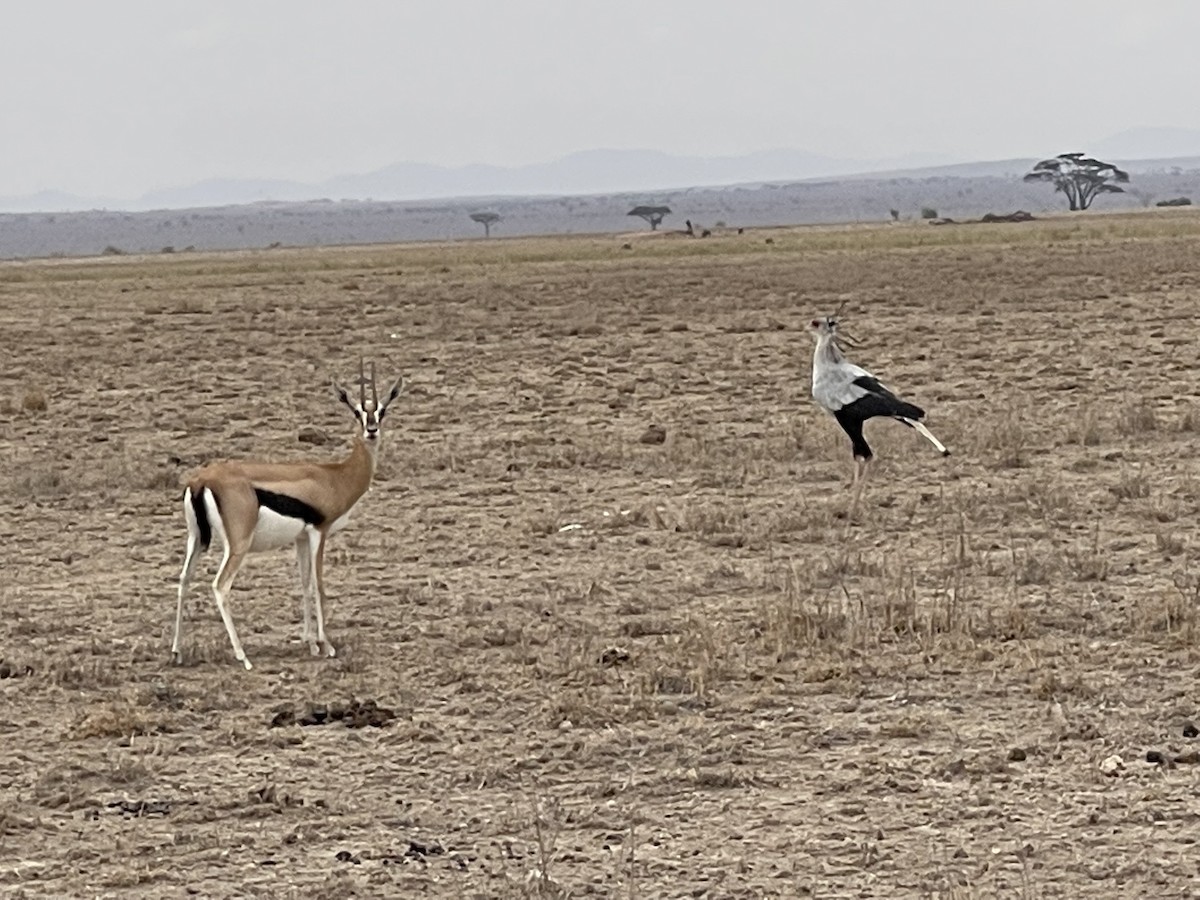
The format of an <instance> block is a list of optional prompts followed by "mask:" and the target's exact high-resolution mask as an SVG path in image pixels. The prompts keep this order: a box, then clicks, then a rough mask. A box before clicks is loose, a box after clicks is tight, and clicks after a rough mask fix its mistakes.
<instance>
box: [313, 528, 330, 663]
mask: <svg viewBox="0 0 1200 900" xmlns="http://www.w3.org/2000/svg"><path fill="white" fill-rule="evenodd" d="M308 546H309V550H310V552H311V553H312V560H313V586H314V590H313V605H314V607H315V609H316V613H317V641H318V642H320V645H321V650H323V651H324V652H325V655H326V656H337V651H336V650H334V649H333V644H331V643H329V639H328V638H327V637H325V614H324V612H323V610H322V608H321V604H322V603H323V602H324V600H325V533H324V532H323V531H320V530H318V529H316V528H314V529H311V530H310V532H309V543H308ZM311 647H312V651H313V655H314V656H317V655H319V653H320V651H319V650H318V649H317V645H316V644H312V645H311Z"/></svg>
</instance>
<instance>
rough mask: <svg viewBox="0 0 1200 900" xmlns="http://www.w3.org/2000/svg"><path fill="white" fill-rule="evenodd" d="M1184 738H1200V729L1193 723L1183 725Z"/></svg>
mask: <svg viewBox="0 0 1200 900" xmlns="http://www.w3.org/2000/svg"><path fill="white" fill-rule="evenodd" d="M1183 736H1184V737H1185V738H1194V737H1200V728H1197V727H1196V725H1195V723H1193V722H1184V723H1183Z"/></svg>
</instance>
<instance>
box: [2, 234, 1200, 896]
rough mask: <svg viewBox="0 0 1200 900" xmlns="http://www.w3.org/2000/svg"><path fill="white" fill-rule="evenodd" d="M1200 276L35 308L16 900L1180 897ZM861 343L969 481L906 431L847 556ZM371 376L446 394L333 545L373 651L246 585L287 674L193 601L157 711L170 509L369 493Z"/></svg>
mask: <svg viewBox="0 0 1200 900" xmlns="http://www.w3.org/2000/svg"><path fill="white" fill-rule="evenodd" d="M1198 247H1200V227H1198V224H1197V223H1193V222H1192V221H1191V220H1190V219H1187V218H1183V217H1179V216H1164V217H1162V218H1156V217H1154V216H1151V215H1138V216H1131V217H1117V216H1096V217H1081V218H1079V219H1071V220H1051V221H1046V222H1042V221H1039V222H1031V223H1021V224H1019V225H1012V224H1004V225H998V226H991V225H972V226H971V227H970V228H969V229H959V228H954V227H947V228H940V229H928V228H921V227H919V226H912V227H903V226H901V227H892V228H877V229H872V228H843V229H796V230H782V229H781V230H775V231H773V232H772V241H771V243H769V244H768V243H766V242H765V241H764V238H763V235H762V234H761V233H758V234H755V233H754V232H752V231H747V233H746V234H745V235H744V236H736V235H726V236H717V237H714V238H712V239H710V240H706V241H665V242H642V243H639V244H638V245H637V246H636V247H634V248H632V249H623V248H622V246H621V241H620V239H616V238H609V239H605V238H587V239H556V240H529V241H504V242H490V243H487V244H483V243H479V242H476V243H473V244H471V245H458V244H446V245H440V246H432V245H427V246H419V247H411V246H408V247H405V246H400V247H379V248H370V249H364V248H344V249H338V250H312V251H304V252H298V251H286V250H279V251H274V252H272V253H262V254H258V253H238V254H222V255H191V256H180V255H176V254H169V255H164V256H155V257H153V258H150V257H147V258H136V257H129V256H123V257H113V258H109V259H104V260H97V261H90V262H86V263H81V262H68V261H60V262H54V263H44V264H8V265H4V266H0V334H2V335H3V338H4V348H5V352H6V354H7V355H8V362H9V364H8V365H7V366H6V367H5V373H6V374H5V375H4V380H3V382H0V460H2V461H3V467H2V469H0V546H2V547H3V551H0V552H2V553H3V572H4V576H5V577H4V580H3V582H2V583H0V602H2V603H3V607H4V609H5V616H4V619H3V624H2V625H0V629H2V633H3V637H4V646H3V654H2V656H3V663H2V666H3V667H7V671H8V676H7V677H0V696H2V697H3V705H2V706H0V735H3V742H4V743H3V746H4V748H5V753H4V754H3V758H2V759H0V801H2V809H0V846H2V847H3V850H4V858H5V860H6V863H5V865H4V866H0V889H2V890H3V891H4V892H5V893H6V895H9V896H14V897H19V896H28V897H35V896H109V895H114V896H115V895H117V894H127V895H128V894H130V893H131V892H134V893H138V894H142V895H147V896H183V895H184V894H185V892H187V891H191V892H196V893H199V894H201V895H205V896H232V895H254V896H270V897H288V896H295V897H307V896H333V895H337V896H414V895H417V894H418V893H420V894H421V895H422V896H445V897H489V898H490V897H567V896H570V897H585V896H631V897H660V896H712V897H761V896H781V897H796V896H819V897H850V896H854V897H860V896H890V897H899V896H925V897H973V896H1026V897H1064V898H1067V897H1070V898H1074V897H1080V896H1097V895H1103V896H1112V897H1117V896H1121V897H1146V896H1154V897H1183V896H1190V892H1191V891H1192V884H1193V882H1194V879H1195V878H1196V876H1197V874H1198V871H1197V869H1198V867H1200V863H1198V862H1197V860H1198V858H1200V857H1198V855H1197V852H1196V847H1195V842H1196V840H1197V837H1198V836H1200V832H1198V831H1197V827H1196V823H1197V816H1198V815H1200V808H1198V807H1197V802H1196V795H1197V788H1198V787H1200V764H1197V763H1195V762H1194V760H1195V759H1196V758H1197V756H1196V752H1195V751H1196V750H1197V749H1200V748H1198V747H1197V745H1196V741H1197V738H1196V734H1197V731H1196V728H1195V726H1194V724H1192V723H1193V722H1195V721H1196V720H1197V718H1198V713H1197V710H1196V707H1195V690H1194V686H1195V684H1196V683H1197V676H1198V674H1200V665H1198V653H1197V613H1198V610H1197V604H1198V603H1200V573H1198V572H1197V568H1196V563H1195V554H1194V553H1193V550H1194V549H1195V539H1194V536H1193V532H1194V523H1195V522H1196V520H1197V514H1198V512H1200V478H1198V477H1197V474H1198V473H1197V453H1198V450H1197V446H1196V436H1197V431H1198V429H1200V412H1198V410H1200V406H1197V401H1196V400H1195V399H1194V398H1195V396H1196V392H1195V383H1196V373H1197V371H1198V369H1200V358H1198V357H1200V329H1198V327H1197V324H1196V316H1195V309H1196V304H1197V300H1198V299H1200V298H1198V292H1200V276H1197V275H1196V274H1195V273H1194V272H1193V268H1194V267H1193V261H1194V259H1195V258H1196V251H1197V248H1198ZM351 284H352V285H354V288H355V289H353V290H349V289H348V288H347V286H348V285H351ZM843 300H845V301H848V302H847V310H848V315H850V316H852V317H853V323H854V329H853V330H854V331H855V332H856V334H858V335H859V337H860V338H861V339H863V340H864V342H865V344H866V346H865V348H864V349H863V350H860V351H858V353H857V358H858V359H859V360H860V361H861V362H863V363H864V364H866V365H868V366H869V367H870V368H871V369H872V370H874V371H875V372H876V373H877V374H878V375H879V376H880V377H882V378H883V379H884V380H885V381H887V382H889V383H891V384H892V385H894V386H895V387H896V388H898V389H899V390H900V391H901V392H902V393H904V394H905V395H906V396H910V397H911V398H912V399H913V400H915V401H917V402H919V403H920V404H921V405H922V406H924V407H926V408H927V409H928V410H929V411H930V419H929V421H930V425H931V427H932V428H933V429H934V430H935V432H936V433H937V434H938V435H939V436H940V437H941V438H942V439H943V440H944V441H945V442H946V443H947V445H949V446H950V448H951V449H952V450H953V451H954V454H955V455H954V456H952V457H950V458H949V459H945V460H943V459H940V458H938V457H937V456H936V455H935V454H933V453H932V452H931V451H929V448H928V447H927V446H925V445H923V443H922V442H921V439H920V438H919V437H918V436H915V435H912V434H910V433H909V432H908V431H907V430H906V429H903V428H899V427H892V425H891V423H886V422H884V423H873V424H872V425H870V426H868V430H869V438H870V440H871V442H872V444H873V445H874V446H875V448H876V450H877V453H878V455H879V461H878V464H877V467H876V468H875V470H874V472H873V474H872V483H871V484H870V486H869V487H868V490H867V493H866V495H865V502H864V512H863V514H862V515H861V516H860V517H859V519H858V520H856V521H847V519H846V518H845V509H846V506H847V503H848V496H847V493H846V490H845V484H846V481H847V479H848V476H849V473H850V460H849V451H848V443H847V441H846V439H845V438H844V436H843V435H842V434H841V433H840V431H839V430H838V428H837V426H836V424H835V423H834V422H833V421H832V419H830V418H828V417H826V416H825V414H823V413H822V412H821V411H820V410H818V409H817V408H815V406H814V405H813V403H812V402H811V400H810V399H809V397H808V388H809V375H808V370H809V365H810V353H811V342H810V338H809V336H808V334H807V332H806V327H805V326H806V323H807V322H808V321H809V319H811V317H812V315H813V314H814V313H818V312H827V311H829V310H831V309H833V308H836V306H837V305H839V304H840V303H841V302H842V301H843ZM360 353H365V354H366V355H367V357H368V358H373V359H375V360H376V361H377V363H378V365H379V368H380V372H381V374H386V373H390V372H392V371H402V372H404V373H405V374H406V376H407V377H408V378H409V379H410V389H409V390H408V392H407V393H406V395H405V396H404V397H403V398H402V400H400V401H398V403H397V405H396V407H395V408H394V410H393V412H392V413H391V415H390V416H389V419H390V421H389V422H388V425H389V426H390V433H389V434H388V437H387V443H386V445H385V447H384V451H383V454H384V455H383V459H382V463H381V468H380V472H379V477H378V480H377V482H376V484H375V486H374V487H373V489H372V491H371V493H370V494H369V495H368V496H367V498H366V500H365V501H364V504H363V506H362V507H361V509H360V510H359V511H358V512H356V515H355V520H354V521H353V522H352V524H351V526H350V528H348V529H347V530H346V531H345V532H343V533H341V534H339V535H337V537H336V538H335V539H334V541H333V544H332V545H331V550H330V553H329V557H328V564H327V568H326V579H327V584H328V587H329V592H330V602H329V604H328V607H327V624H328V627H329V632H330V637H331V639H332V640H333V642H334V643H335V645H336V646H337V647H338V656H337V658H335V659H319V660H314V659H312V658H311V657H310V656H309V655H308V652H307V648H306V647H304V646H303V645H302V644H300V643H299V641H298V639H297V638H298V632H299V614H300V604H299V596H298V592H297V586H296V584H295V583H294V582H295V577H294V566H293V563H292V560H291V559H290V558H288V556H287V555H286V554H283V553H281V554H278V555H269V556H265V557H258V558H255V559H253V560H252V561H251V562H250V563H249V564H248V565H247V566H246V568H245V569H244V570H243V572H242V574H241V575H240V576H239V580H238V582H237V586H236V588H235V591H234V595H235V603H234V615H235V617H236V620H237V623H238V626H239V629H240V631H241V634H242V639H243V642H244V643H245V645H246V649H247V652H248V653H249V654H250V656H251V658H252V659H253V661H254V663H255V669H254V670H253V671H252V672H249V673H247V672H245V671H243V670H242V669H241V667H240V666H237V665H236V664H235V663H234V661H233V656H232V651H231V650H230V648H229V646H228V641H227V639H226V637H225V633H224V629H223V627H222V626H221V623H220V620H219V618H218V617H217V614H216V611H215V609H214V608H213V606H212V602H211V598H210V597H209V596H206V592H205V591H203V590H199V589H198V590H195V591H194V592H193V597H192V599H191V601H190V602H189V605H188V609H187V617H188V620H187V630H186V632H185V647H184V650H185V656H186V664H185V665H183V666H180V667H173V666H171V665H170V664H169V642H170V630H171V626H172V620H173V614H174V591H175V584H176V579H177V577H178V574H179V573H178V569H179V565H180V564H181V561H182V553H183V542H184V529H183V525H182V520H181V513H180V509H179V487H178V485H179V479H180V478H181V477H182V475H183V474H184V473H185V472H186V471H187V470H188V469H190V468H191V467H193V466H196V465H198V464H200V463H201V462H203V461H205V460H207V459H209V458H213V457H231V456H247V455H254V456H266V457H273V458H299V457H304V456H308V455H312V454H318V455H319V454H324V453H335V452H338V450H337V444H338V441H339V440H342V439H343V437H346V438H348V436H349V433H350V429H351V423H350V421H349V418H348V416H346V415H345V413H344V410H341V409H340V408H339V406H338V405H337V404H336V402H335V401H334V397H333V395H332V391H331V390H330V389H329V388H328V387H327V384H328V381H327V379H328V376H329V375H330V374H342V375H344V374H345V373H348V372H353V371H354V370H355V368H356V366H357V358H358V356H359V354H360ZM651 430H653V434H654V438H653V439H652V440H650V439H647V438H646V435H647V434H648V433H651ZM303 435H309V437H307V438H305V437H303ZM312 435H328V436H329V437H330V438H331V441H330V442H329V443H322V444H317V445H314V442H313V440H312V437H311V436H312ZM215 562H216V561H215V559H213V558H212V556H211V555H210V557H209V558H208V559H207V562H206V565H207V566H208V567H209V569H208V571H210V572H211V571H212V567H213V566H214V565H215ZM203 583H204V580H203V579H198V582H197V586H198V587H199V586H200V585H202V584H203ZM368 698H369V700H368ZM368 702H370V703H371V708H372V709H373V710H375V712H378V711H379V710H385V711H386V712H387V713H388V716H387V721H386V722H380V723H379V724H378V725H377V727H371V726H372V725H373V724H375V723H373V722H370V721H365V722H364V724H365V725H366V727H350V728H347V727H342V726H343V724H344V723H345V718H346V714H347V711H348V710H349V709H350V708H351V705H352V704H354V703H357V704H358V705H357V706H356V707H354V709H356V710H357V714H362V713H363V709H364V706H365V705H366V704H367V703H368ZM331 709H336V710H337V711H338V712H339V713H340V714H341V719H340V720H333V721H330V720H331V718H332V717H331V715H330V711H331ZM321 710H323V711H324V719H323V720H322V722H321V723H316V722H314V723H313V724H315V725H321V726H322V727H306V726H304V725H302V724H299V721H297V724H295V725H293V724H291V723H290V722H288V721H279V722H275V723H274V724H276V726H277V727H271V725H272V724H273V721H274V717H276V716H280V715H284V718H285V719H286V715H285V712H286V711H290V715H291V716H292V717H293V718H294V719H296V720H299V719H302V718H305V717H313V718H316V716H317V715H318V714H319V712H320V711H321ZM367 718H369V715H368V716H367Z"/></svg>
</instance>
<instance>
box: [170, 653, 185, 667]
mask: <svg viewBox="0 0 1200 900" xmlns="http://www.w3.org/2000/svg"><path fill="white" fill-rule="evenodd" d="M171 665H173V666H182V665H183V651H182V650H172V651H171Z"/></svg>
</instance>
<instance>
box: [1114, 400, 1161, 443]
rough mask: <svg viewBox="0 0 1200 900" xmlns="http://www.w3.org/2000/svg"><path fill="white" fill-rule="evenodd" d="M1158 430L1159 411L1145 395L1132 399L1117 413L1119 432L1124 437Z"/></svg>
mask: <svg viewBox="0 0 1200 900" xmlns="http://www.w3.org/2000/svg"><path fill="white" fill-rule="evenodd" d="M1157 430H1158V413H1157V412H1156V411H1155V408H1154V403H1153V402H1152V401H1151V400H1148V399H1146V398H1145V397H1139V398H1137V399H1136V400H1131V401H1129V402H1128V403H1126V404H1125V405H1124V406H1122V407H1121V409H1120V411H1119V412H1118V413H1117V433H1118V434H1120V435H1122V436H1124V437H1132V436H1134V435H1139V434H1145V433H1146V432H1150V431H1157Z"/></svg>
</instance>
